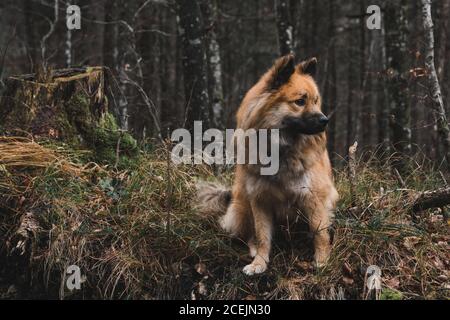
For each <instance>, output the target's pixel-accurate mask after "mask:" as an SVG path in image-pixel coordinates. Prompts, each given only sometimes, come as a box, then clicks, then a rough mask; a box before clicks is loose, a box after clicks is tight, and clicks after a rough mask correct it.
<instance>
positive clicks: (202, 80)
mask: <svg viewBox="0 0 450 320" xmlns="http://www.w3.org/2000/svg"><path fill="white" fill-rule="evenodd" d="M176 11H177V20H178V35H179V37H180V38H181V42H182V46H183V53H182V60H183V75H184V92H185V98H186V113H185V127H186V128H188V129H192V128H193V125H194V121H197V120H199V121H203V127H208V125H209V119H210V117H209V96H208V87H207V71H206V55H205V50H204V28H203V20H202V15H201V11H200V6H199V3H198V1H197V0H177V1H176Z"/></svg>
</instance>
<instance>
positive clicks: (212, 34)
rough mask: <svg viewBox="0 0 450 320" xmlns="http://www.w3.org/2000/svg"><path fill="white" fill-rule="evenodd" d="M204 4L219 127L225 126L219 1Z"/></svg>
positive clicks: (210, 80) (214, 110)
mask: <svg viewBox="0 0 450 320" xmlns="http://www.w3.org/2000/svg"><path fill="white" fill-rule="evenodd" d="M202 4H203V6H202V7H203V11H204V20H205V27H206V30H207V37H206V42H207V57H208V85H209V95H210V100H211V103H212V122H213V124H214V125H215V126H216V127H217V128H224V121H225V119H224V109H223V99H224V97H223V85H222V60H221V58H220V46H219V42H218V41H217V32H216V29H217V16H218V8H217V1H216V0H203V3H202Z"/></svg>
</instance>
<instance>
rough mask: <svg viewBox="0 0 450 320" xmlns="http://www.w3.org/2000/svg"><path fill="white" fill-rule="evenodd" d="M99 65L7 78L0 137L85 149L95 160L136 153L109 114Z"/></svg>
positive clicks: (131, 141)
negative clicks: (24, 137)
mask: <svg viewBox="0 0 450 320" xmlns="http://www.w3.org/2000/svg"><path fill="white" fill-rule="evenodd" d="M104 71H105V69H104V68H103V67H84V68H72V69H63V70H53V71H46V72H41V73H39V74H31V75H22V76H15V77H10V78H8V79H7V82H6V90H5V93H4V95H3V97H2V98H1V101H0V130H1V131H2V134H7V135H18V134H24V133H26V134H32V135H33V136H34V137H35V138H37V139H39V138H45V139H52V140H58V141H63V142H65V143H68V144H70V145H72V146H76V147H87V148H89V149H91V150H92V151H93V154H94V156H95V160H96V161H99V162H107V163H117V160H118V159H117V156H119V158H120V160H121V161H122V160H125V158H128V157H130V156H134V155H135V154H136V153H137V144H136V141H135V140H134V139H133V138H132V137H131V136H130V135H129V134H128V133H124V132H122V131H121V130H120V129H119V127H118V125H117V122H116V120H115V118H114V116H113V115H112V114H111V113H110V112H109V111H108V99H107V96H106V94H105V91H106V89H105V88H106V85H107V81H106V77H105V72H104Z"/></svg>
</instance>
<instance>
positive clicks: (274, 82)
mask: <svg viewBox="0 0 450 320" xmlns="http://www.w3.org/2000/svg"><path fill="white" fill-rule="evenodd" d="M294 72H295V57H294V55H293V54H288V55H286V56H283V57H281V58H279V59H277V60H276V61H275V63H274V65H273V67H272V69H271V77H270V79H269V83H268V89H269V90H270V91H272V90H278V89H279V88H280V87H281V86H282V85H283V84H285V83H287V82H288V81H289V78H290V77H291V75H292V74H293V73H294Z"/></svg>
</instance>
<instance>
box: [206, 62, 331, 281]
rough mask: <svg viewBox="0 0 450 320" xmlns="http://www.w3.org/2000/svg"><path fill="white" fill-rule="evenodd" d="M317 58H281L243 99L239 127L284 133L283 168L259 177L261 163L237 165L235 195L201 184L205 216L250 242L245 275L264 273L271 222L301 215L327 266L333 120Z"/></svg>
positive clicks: (316, 257)
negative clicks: (324, 105) (216, 217)
mask: <svg viewBox="0 0 450 320" xmlns="http://www.w3.org/2000/svg"><path fill="white" fill-rule="evenodd" d="M316 63H317V61H316V59H315V58H313V59H310V60H307V61H304V62H301V63H299V64H297V65H296V64H295V62H294V56H292V55H288V56H285V57H282V58H280V59H278V60H277V61H276V62H275V64H274V65H273V66H272V67H271V68H270V70H268V71H267V72H266V73H265V74H264V75H263V76H262V77H261V79H260V80H259V81H258V82H257V83H256V84H255V85H254V86H253V88H251V89H250V90H249V91H248V93H247V94H246V96H245V98H244V100H243V101H242V104H241V106H240V108H239V110H238V112H237V118H236V119H237V127H238V128H241V129H243V130H247V129H279V130H280V131H279V132H280V137H279V151H280V165H279V171H278V173H277V174H275V175H273V176H262V175H260V171H259V165H257V164H256V165H249V164H242V165H237V166H236V172H235V180H234V184H233V187H232V190H231V192H230V191H229V190H226V189H223V188H221V187H216V186H213V185H207V184H203V185H202V186H200V188H199V203H201V208H202V210H203V211H208V212H213V211H214V212H215V213H216V214H220V215H221V216H220V225H221V226H222V228H223V229H224V230H226V231H228V232H229V233H230V234H232V235H233V236H235V237H239V238H241V239H243V240H245V241H246V242H247V244H248V246H249V249H250V255H251V256H252V257H253V261H252V263H250V264H249V265H247V266H245V267H244V269H243V271H244V273H246V274H248V275H253V274H257V273H262V272H264V271H265V270H266V269H267V266H268V263H269V255H270V250H271V241H272V234H273V231H274V224H275V223H276V222H277V221H282V222H286V219H294V218H295V217H296V213H297V212H298V211H301V212H302V213H303V214H304V215H305V216H306V217H307V219H308V223H309V226H310V229H311V231H312V232H314V249H315V255H314V260H315V263H316V265H318V266H321V265H323V264H324V263H326V261H327V259H328V257H329V255H330V248H331V244H330V237H329V233H328V228H329V226H330V224H331V219H332V216H333V211H334V209H335V205H336V201H337V199H338V193H337V191H336V189H335V187H334V183H333V178H332V171H331V165H330V160H329V157H328V153H327V149H326V135H325V127H326V123H327V122H328V119H327V118H326V116H325V115H323V114H322V112H321V97H320V94H319V90H318V87H317V84H316V82H315V81H314V78H313V76H314V73H315V67H316Z"/></svg>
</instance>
